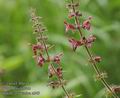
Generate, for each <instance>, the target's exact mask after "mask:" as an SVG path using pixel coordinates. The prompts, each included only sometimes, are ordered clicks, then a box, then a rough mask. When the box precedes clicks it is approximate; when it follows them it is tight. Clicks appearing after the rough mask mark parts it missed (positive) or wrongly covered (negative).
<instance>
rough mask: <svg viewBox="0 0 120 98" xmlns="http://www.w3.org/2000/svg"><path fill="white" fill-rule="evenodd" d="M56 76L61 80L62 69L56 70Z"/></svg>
mask: <svg viewBox="0 0 120 98" xmlns="http://www.w3.org/2000/svg"><path fill="white" fill-rule="evenodd" d="M57 75H58V77H59V78H62V76H63V75H62V67H58V68H57Z"/></svg>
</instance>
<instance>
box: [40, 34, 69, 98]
mask: <svg viewBox="0 0 120 98" xmlns="http://www.w3.org/2000/svg"><path fill="white" fill-rule="evenodd" d="M40 36H41V38H42V34H41V33H40ZM42 42H43V45H44V47H45V51H46V54H47V57H48V61H49V59H50V56H49V53H48V49H47V47H46V43H45V40H44V39H42ZM50 66H51V68H52V70H53V71H54V73H55V74H56V77H57V78H58V80H59V82H60V84H62V80H61V79H60V78H59V76H58V74H57V72H56V69H55V67H54V66H53V64H50ZM61 87H62V89H63V91H64V92H65V94H66V96H68V98H69V93H68V91H67V90H66V88H65V86H64V84H62V85H61Z"/></svg>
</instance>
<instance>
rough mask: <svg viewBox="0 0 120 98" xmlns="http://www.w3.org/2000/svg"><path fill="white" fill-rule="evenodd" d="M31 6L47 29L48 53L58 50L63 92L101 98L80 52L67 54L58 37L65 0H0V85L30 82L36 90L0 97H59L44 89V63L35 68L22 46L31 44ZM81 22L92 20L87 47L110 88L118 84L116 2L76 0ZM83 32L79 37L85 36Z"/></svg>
mask: <svg viewBox="0 0 120 98" xmlns="http://www.w3.org/2000/svg"><path fill="white" fill-rule="evenodd" d="M31 7H33V8H36V10H37V13H38V15H40V16H42V17H43V22H44V24H45V25H46V27H47V28H48V31H49V32H47V35H48V36H49V43H50V44H55V48H53V50H51V51H50V52H51V54H56V53H59V52H64V57H63V58H62V65H63V69H64V71H65V72H64V77H65V79H67V81H68V84H67V85H66V87H67V89H68V90H69V91H70V92H72V91H73V92H75V93H76V94H82V96H81V97H80V98H105V96H104V93H105V92H104V87H103V85H102V84H101V83H100V82H95V81H94V71H93V69H92V68H91V65H90V64H89V63H88V62H87V61H88V59H87V55H86V52H85V50H84V49H83V48H82V47H81V48H80V49H78V50H77V52H76V53H74V52H72V50H71V48H70V45H69V43H68V41H67V38H66V36H65V34H64V30H65V28H64V24H63V21H64V19H66V18H67V13H68V11H67V9H66V8H65V0H0V81H1V83H2V82H16V81H23V82H30V85H29V86H30V87H31V89H32V90H37V91H40V95H38V96H23V95H17V96H15V95H12V96H7V95H3V94H0V98H63V96H64V92H63V91H62V89H56V90H52V89H51V88H50V87H47V86H46V84H47V81H49V80H48V75H47V65H45V66H44V67H43V68H39V67H38V66H36V65H35V62H34V59H33V58H32V50H31V47H30V46H28V43H34V42H35V36H34V35H33V34H32V24H31V22H30V16H29V10H30V8H31ZM80 10H81V12H82V13H83V18H86V17H88V16H89V15H90V16H93V20H92V30H91V33H93V34H95V35H96V36H97V41H96V42H95V44H94V45H93V47H92V51H94V53H95V54H97V55H100V56H101V57H102V62H101V63H100V64H99V65H98V66H99V67H100V68H101V69H102V70H103V71H105V72H107V73H108V78H107V81H109V83H110V84H111V85H114V84H116V85H119V84H120V62H119V60H120V32H119V31H120V0H80ZM91 33H88V32H86V31H85V34H91Z"/></svg>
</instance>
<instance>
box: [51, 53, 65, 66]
mask: <svg viewBox="0 0 120 98" xmlns="http://www.w3.org/2000/svg"><path fill="white" fill-rule="evenodd" d="M62 55H63V53H60V54H58V55H56V56H54V58H53V61H54V62H55V63H57V64H60V60H61V56H62Z"/></svg>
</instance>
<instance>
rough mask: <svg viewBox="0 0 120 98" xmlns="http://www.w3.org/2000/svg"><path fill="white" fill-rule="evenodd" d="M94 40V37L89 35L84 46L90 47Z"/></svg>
mask: <svg viewBox="0 0 120 98" xmlns="http://www.w3.org/2000/svg"><path fill="white" fill-rule="evenodd" d="M95 40H96V37H95V36H94V35H90V36H89V37H88V38H87V39H86V45H87V47H89V48H90V47H91V46H92V43H93V42H94V41H95Z"/></svg>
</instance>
